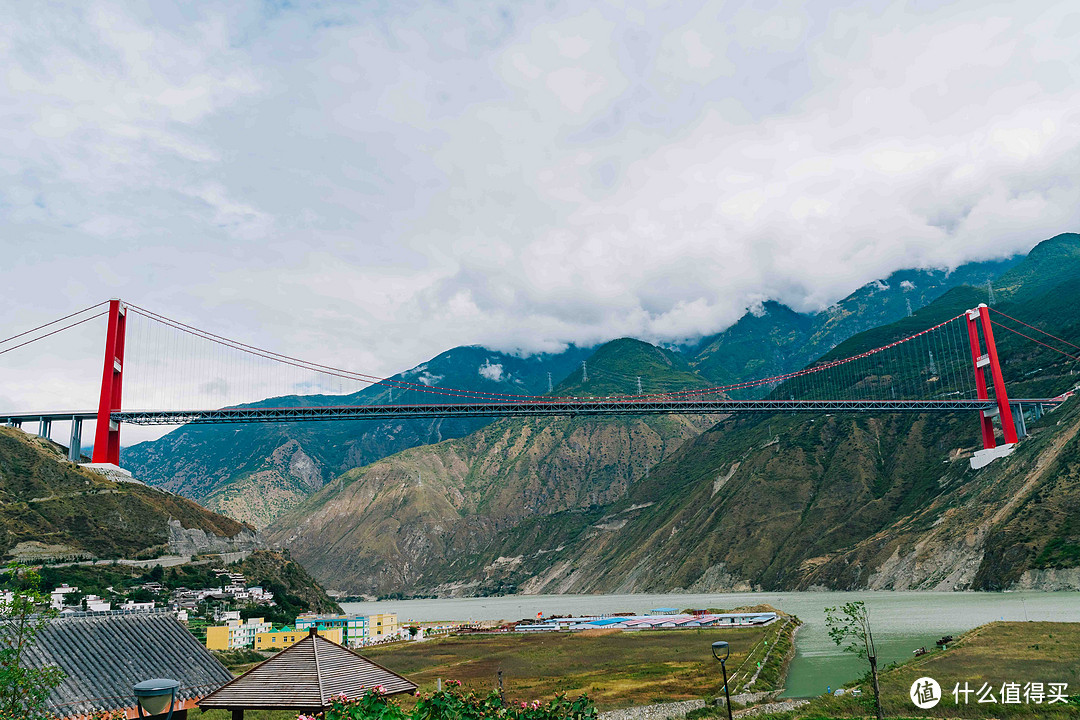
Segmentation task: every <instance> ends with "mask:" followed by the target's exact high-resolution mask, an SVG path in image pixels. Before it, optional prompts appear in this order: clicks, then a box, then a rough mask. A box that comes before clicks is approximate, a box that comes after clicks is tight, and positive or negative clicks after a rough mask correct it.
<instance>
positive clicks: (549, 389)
mask: <svg viewBox="0 0 1080 720" xmlns="http://www.w3.org/2000/svg"><path fill="white" fill-rule="evenodd" d="M551 391H552V387H551V373H548V392H549V393H550V392H551Z"/></svg>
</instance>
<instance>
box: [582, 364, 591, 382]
mask: <svg viewBox="0 0 1080 720" xmlns="http://www.w3.org/2000/svg"><path fill="white" fill-rule="evenodd" d="M581 382H583V383H587V382H589V366H588V365H586V364H585V361H584V360H582V361H581Z"/></svg>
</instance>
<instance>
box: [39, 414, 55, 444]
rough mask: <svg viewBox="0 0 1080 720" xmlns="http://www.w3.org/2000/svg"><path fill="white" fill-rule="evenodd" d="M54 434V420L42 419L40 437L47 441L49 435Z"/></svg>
mask: <svg viewBox="0 0 1080 720" xmlns="http://www.w3.org/2000/svg"><path fill="white" fill-rule="evenodd" d="M51 433H52V419H51V418H44V417H43V418H41V419H40V420H38V437H43V438H45V439H46V440H48V439H49V435H50V434H51Z"/></svg>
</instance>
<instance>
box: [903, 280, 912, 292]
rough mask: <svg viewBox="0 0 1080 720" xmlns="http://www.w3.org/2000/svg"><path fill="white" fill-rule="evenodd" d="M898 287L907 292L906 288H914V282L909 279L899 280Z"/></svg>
mask: <svg viewBox="0 0 1080 720" xmlns="http://www.w3.org/2000/svg"><path fill="white" fill-rule="evenodd" d="M900 289H901V290H903V291H904V292H907V291H908V290H914V289H915V283H913V282H911V281H910V280H901V281H900Z"/></svg>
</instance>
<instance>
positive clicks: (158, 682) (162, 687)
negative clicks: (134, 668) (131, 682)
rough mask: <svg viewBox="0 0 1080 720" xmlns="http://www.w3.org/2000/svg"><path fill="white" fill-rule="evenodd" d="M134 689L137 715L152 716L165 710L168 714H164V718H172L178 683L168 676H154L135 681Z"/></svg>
mask: <svg viewBox="0 0 1080 720" xmlns="http://www.w3.org/2000/svg"><path fill="white" fill-rule="evenodd" d="M134 689H135V700H136V703H135V707H136V708H137V709H138V712H139V717H154V716H157V715H162V714H164V713H165V712H166V710H167V711H168V713H169V714H168V715H165V720H170V718H172V716H173V705H174V704H175V703H176V693H177V691H178V690H179V689H180V683H178V682H176V681H175V680H169V679H168V678H154V679H153V680H143V681H142V682H141V683H137V684H136V685H135V688H134ZM144 710H145V711H146V714H145V715H144V714H143V711H144Z"/></svg>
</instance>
